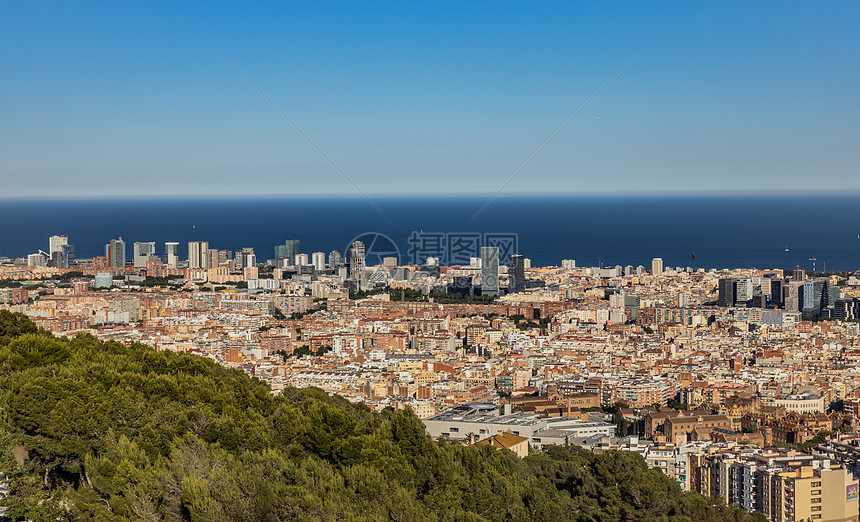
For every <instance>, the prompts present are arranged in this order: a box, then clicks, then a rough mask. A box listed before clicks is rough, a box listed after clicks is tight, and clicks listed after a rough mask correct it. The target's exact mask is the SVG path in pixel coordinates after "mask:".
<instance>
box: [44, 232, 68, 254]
mask: <svg viewBox="0 0 860 522" xmlns="http://www.w3.org/2000/svg"><path fill="white" fill-rule="evenodd" d="M68 244H69V238H68V237H66V236H51V237H49V238H48V253H49V254H53V253H54V252H62V251H63V245H68Z"/></svg>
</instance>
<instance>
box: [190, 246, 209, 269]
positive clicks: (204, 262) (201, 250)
mask: <svg viewBox="0 0 860 522" xmlns="http://www.w3.org/2000/svg"><path fill="white" fill-rule="evenodd" d="M188 268H209V242H208V241H189V242H188Z"/></svg>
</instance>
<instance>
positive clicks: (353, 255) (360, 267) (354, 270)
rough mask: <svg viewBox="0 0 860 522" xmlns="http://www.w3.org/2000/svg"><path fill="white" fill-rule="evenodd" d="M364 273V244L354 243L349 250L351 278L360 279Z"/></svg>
mask: <svg viewBox="0 0 860 522" xmlns="http://www.w3.org/2000/svg"><path fill="white" fill-rule="evenodd" d="M362 272H364V243H362V242H361V241H353V243H352V246H351V247H350V249H349V277H350V279H358V274H361V273H362Z"/></svg>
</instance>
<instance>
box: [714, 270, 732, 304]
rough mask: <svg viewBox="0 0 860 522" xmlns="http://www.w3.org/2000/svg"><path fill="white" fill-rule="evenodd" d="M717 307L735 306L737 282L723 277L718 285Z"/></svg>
mask: <svg viewBox="0 0 860 522" xmlns="http://www.w3.org/2000/svg"><path fill="white" fill-rule="evenodd" d="M718 285H719V286H718V287H717V291H718V292H719V294H718V296H717V306H734V305H735V280H734V279H733V278H731V277H723V278H721V279H720V281H719V283H718Z"/></svg>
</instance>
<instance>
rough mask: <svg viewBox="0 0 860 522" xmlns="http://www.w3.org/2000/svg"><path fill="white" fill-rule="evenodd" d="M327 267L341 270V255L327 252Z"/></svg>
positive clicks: (333, 251)
mask: <svg viewBox="0 0 860 522" xmlns="http://www.w3.org/2000/svg"><path fill="white" fill-rule="evenodd" d="M328 266H330V267H331V269H332V270H337V269H338V268H343V254H341V253H340V252H339V251H337V250H332V251H331V252H329V254H328Z"/></svg>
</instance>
